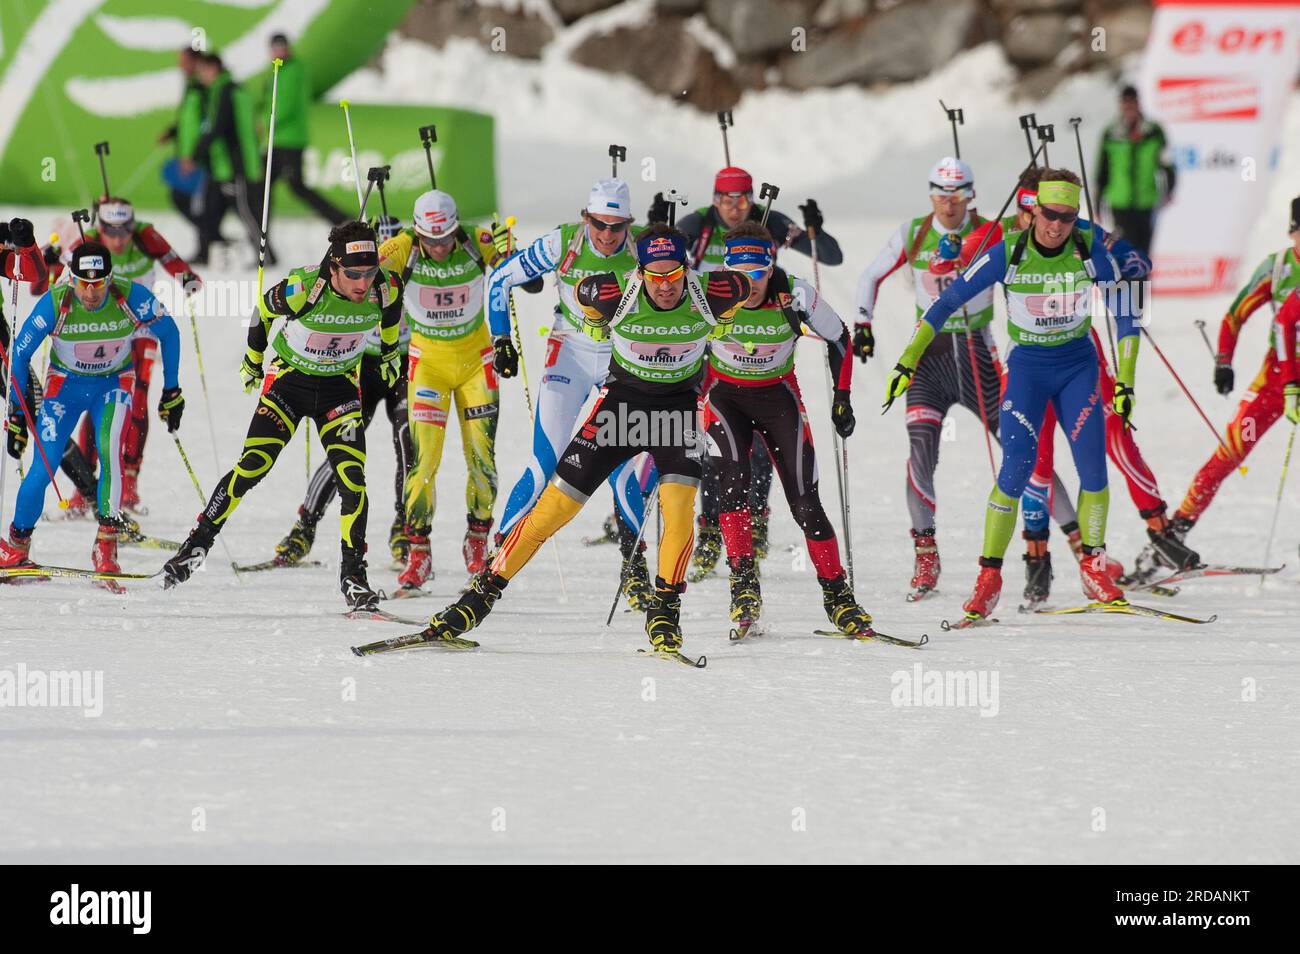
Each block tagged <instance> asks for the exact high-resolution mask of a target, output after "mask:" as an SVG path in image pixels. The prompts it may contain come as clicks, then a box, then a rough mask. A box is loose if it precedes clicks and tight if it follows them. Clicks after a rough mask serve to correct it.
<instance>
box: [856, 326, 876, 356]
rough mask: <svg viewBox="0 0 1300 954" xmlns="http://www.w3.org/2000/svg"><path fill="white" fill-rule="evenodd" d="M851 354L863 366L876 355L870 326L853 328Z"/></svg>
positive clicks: (873, 336) (874, 339)
mask: <svg viewBox="0 0 1300 954" xmlns="http://www.w3.org/2000/svg"><path fill="white" fill-rule="evenodd" d="M853 353H854V354H855V355H857V357H858V360H859V361H861V362H862V363H863V364H866V363H867V359H868V358H870V357H871V356H872V355H873V354H875V353H876V336H875V335H873V334H872V333H871V325H868V324H859V325H854V326H853Z"/></svg>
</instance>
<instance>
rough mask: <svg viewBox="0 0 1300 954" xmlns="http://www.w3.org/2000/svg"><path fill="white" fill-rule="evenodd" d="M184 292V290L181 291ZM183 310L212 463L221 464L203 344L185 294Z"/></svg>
mask: <svg viewBox="0 0 1300 954" xmlns="http://www.w3.org/2000/svg"><path fill="white" fill-rule="evenodd" d="M182 294H184V292H182ZM185 311H186V312H187V313H188V314H189V316H190V333H191V334H192V335H193V336H194V358H195V360H196V361H197V362H198V365H199V386H200V387H202V389H203V403H204V405H205V407H206V408H207V411H208V433H209V435H210V436H211V437H212V463H213V466H215V467H220V466H221V452H220V451H219V450H218V449H217V424H216V421H215V420H213V417H212V398H211V396H210V395H209V394H208V376H207V373H206V372H205V371H204V370H203V346H202V345H201V344H200V343H199V322H198V319H197V318H195V317H194V302H193V301H191V300H190V297H189V295H186V296H185Z"/></svg>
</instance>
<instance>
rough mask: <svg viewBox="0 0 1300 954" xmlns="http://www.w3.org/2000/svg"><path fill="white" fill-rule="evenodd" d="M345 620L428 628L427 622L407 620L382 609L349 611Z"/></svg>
mask: <svg viewBox="0 0 1300 954" xmlns="http://www.w3.org/2000/svg"><path fill="white" fill-rule="evenodd" d="M343 618H344V619H369V620H375V621H376V622H381V623H401V624H402V625H403V626H426V625H428V623H427V621H425V620H418V619H407V618H406V617H405V616H397V615H396V614H394V613H390V612H388V611H387V610H381V609H372V610H368V609H354V610H348V611H347V612H346V613H344V614H343Z"/></svg>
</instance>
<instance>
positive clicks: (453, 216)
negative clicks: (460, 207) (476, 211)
mask: <svg viewBox="0 0 1300 954" xmlns="http://www.w3.org/2000/svg"><path fill="white" fill-rule="evenodd" d="M414 219H415V231H416V232H417V233H418V234H420V235H423V236H424V237H425V238H444V237H446V236H448V235H450V234H451V233H452V232H454V231H456V229H457V228H459V227H460V215H459V213H457V211H456V200H455V199H453V198H452V197H451V196H449V195H448V194H447V193H445V192H440V191H438V190H437V189H434V190H432V191H430V192H426V193H424V194H423V195H421V196H420V197H419V198H418V199H416V200H415V212H414Z"/></svg>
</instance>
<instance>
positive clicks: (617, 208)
mask: <svg viewBox="0 0 1300 954" xmlns="http://www.w3.org/2000/svg"><path fill="white" fill-rule="evenodd" d="M587 211H588V212H590V213H591V214H593V215H617V216H618V217H619V218H623V219H630V218H632V191H631V190H630V189H629V188H628V187H627V183H626V182H624V181H623V180H622V179H600V180H598V181H597V182H596V184H595V185H594V186H592V187H591V194H590V195H589V196H587Z"/></svg>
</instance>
